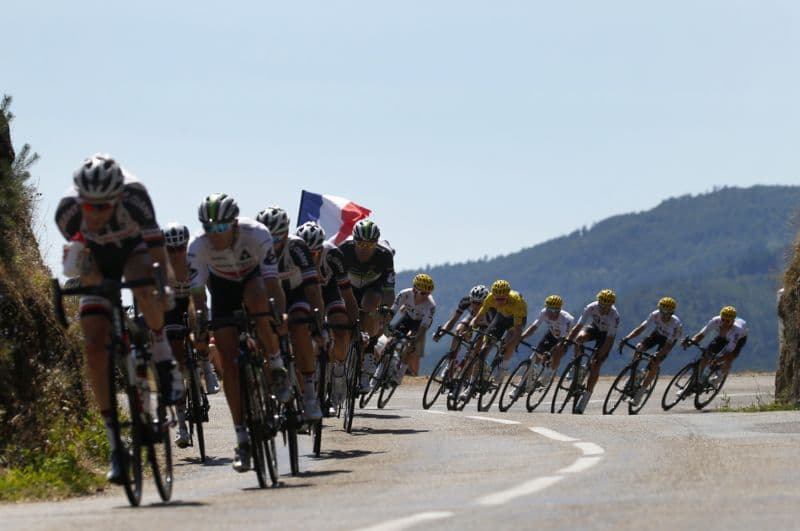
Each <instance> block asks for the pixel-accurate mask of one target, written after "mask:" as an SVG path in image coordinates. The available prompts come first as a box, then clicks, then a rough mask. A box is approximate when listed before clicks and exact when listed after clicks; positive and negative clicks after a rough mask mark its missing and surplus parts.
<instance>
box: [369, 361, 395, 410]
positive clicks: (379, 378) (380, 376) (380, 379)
mask: <svg viewBox="0 0 800 531" xmlns="http://www.w3.org/2000/svg"><path fill="white" fill-rule="evenodd" d="M391 361H392V353H391V352H387V351H384V352H383V354H381V357H380V359H379V360H378V370H377V371H376V374H375V375H373V376H372V377H371V378H370V383H371V385H370V390H369V392H368V393H367V394H366V395H362V397H361V407H362V408H364V407H366V406H367V404H369V401H370V400H371V399H372V396H373V395H374V394H375V393H376V392H377V391H378V388H379V387H383V383H384V380H385V379H386V375H387V373H388V372H389V366H390V364H391Z"/></svg>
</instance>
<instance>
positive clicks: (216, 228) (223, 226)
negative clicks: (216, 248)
mask: <svg viewBox="0 0 800 531" xmlns="http://www.w3.org/2000/svg"><path fill="white" fill-rule="evenodd" d="M230 229H231V224H230V223H206V224H204V225H203V230H205V231H206V233H220V232H228V231H229V230H230Z"/></svg>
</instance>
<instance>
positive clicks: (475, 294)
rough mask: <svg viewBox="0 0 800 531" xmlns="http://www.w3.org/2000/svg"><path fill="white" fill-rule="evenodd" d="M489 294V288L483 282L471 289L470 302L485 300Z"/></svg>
mask: <svg viewBox="0 0 800 531" xmlns="http://www.w3.org/2000/svg"><path fill="white" fill-rule="evenodd" d="M488 294H489V290H488V289H487V288H486V286H484V285H483V284H478V285H477V286H475V287H473V288H472V289H471V290H469V300H470V302H475V303H478V302H483V299H485V298H486V296H487V295H488Z"/></svg>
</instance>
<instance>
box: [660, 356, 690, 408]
mask: <svg viewBox="0 0 800 531" xmlns="http://www.w3.org/2000/svg"><path fill="white" fill-rule="evenodd" d="M695 365H696V362H694V361H693V362H691V363H689V364H687V365H686V366H684V367H683V368H682V369H681V370H680V371H678V374H676V375H675V376H674V377H673V378H672V380H670V382H669V384H668V385H667V388H666V389H664V396H662V397H661V407H662V408H663V409H664V411H669V410H670V409H672V408H673V407H675V404H677V403H678V402H680V401H681V400H683V399H684V398H686V397H688V396H689V395H690V394H691V393H692V383H693V382H694V367H695Z"/></svg>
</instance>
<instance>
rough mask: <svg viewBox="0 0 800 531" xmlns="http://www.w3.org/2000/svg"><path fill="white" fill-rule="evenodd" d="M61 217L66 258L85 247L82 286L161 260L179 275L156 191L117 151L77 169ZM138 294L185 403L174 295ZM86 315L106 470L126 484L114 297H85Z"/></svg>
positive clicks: (158, 356)
mask: <svg viewBox="0 0 800 531" xmlns="http://www.w3.org/2000/svg"><path fill="white" fill-rule="evenodd" d="M55 219H56V223H57V224H58V228H59V230H60V231H61V234H62V235H63V236H64V238H65V239H66V240H67V241H68V242H70V243H69V244H68V247H65V253H64V258H65V260H66V259H67V258H68V256H69V251H68V249H72V250H75V252H77V253H79V254H78V255H77V256H79V257H80V259H79V262H80V263H81V265H80V266H79V267H78V269H79V271H80V273H79V274H80V282H81V284H82V285H84V286H91V285H96V284H99V283H100V282H102V281H103V280H114V281H119V280H121V279H122V277H123V276H124V277H125V278H126V279H127V280H135V279H143V278H149V277H152V264H153V263H155V262H158V263H160V264H162V266H163V267H164V269H165V272H166V274H167V279H168V280H171V279H172V271H171V269H170V267H169V262H168V261H167V256H166V252H165V251H164V236H163V234H162V233H161V229H160V228H159V226H158V223H157V222H156V216H155V211H154V209H153V204H152V201H151V200H150V195H149V194H148V193H147V190H146V189H145V187H144V186H143V185H142V183H140V182H139V181H138V180H136V179H135V178H134V177H133V176H132V175H131V174H130V173H128V171H127V170H125V169H123V168H122V167H121V166H120V165H119V164H118V163H117V162H116V161H115V160H114V159H113V158H112V157H111V156H110V155H107V154H102V153H98V154H96V155H93V156H92V157H89V158H88V159H86V160H85V161H84V162H83V163H82V164H81V165H80V167H79V168H78V169H77V170H75V172H74V174H73V187H72V188H71V189H70V190H69V191H68V192H67V195H66V196H65V197H64V198H63V199H61V202H60V203H59V204H58V207H57V209H56V214H55ZM68 276H72V275H69V274H68ZM133 294H134V297H135V298H136V302H137V303H138V306H139V310H140V311H141V312H142V313H143V314H144V319H145V322H146V323H147V327H148V328H149V330H150V346H151V348H152V355H153V361H154V362H155V363H156V370H157V373H158V376H159V380H160V383H161V386H162V390H163V392H164V395H165V397H166V399H167V401H169V402H173V403H174V402H179V401H180V400H181V399H182V397H183V391H184V388H183V379H182V378H181V373H180V370H178V367H177V364H176V363H175V359H174V357H173V355H172V350H171V349H170V347H169V342H168V341H167V336H166V334H165V333H164V312H165V310H166V309H167V307H168V306H169V301H168V300H166V299H167V298H168V297H167V298H165V299H159V298H158V297H156V296H154V294H153V289H152V287H141V288H136V289H134V290H133ZM80 322H81V330H82V331H83V336H84V339H85V342H86V358H87V369H88V377H89V382H90V384H91V386H92V390H93V392H94V396H95V400H96V401H97V405H98V407H99V408H100V414H101V415H102V417H103V421H104V423H105V426H106V432H107V433H108V438H109V441H110V444H111V467H110V470H109V472H108V474H107V476H106V477H107V479H108V480H109V481H111V482H114V483H119V482H120V481H122V478H123V474H122V467H121V462H120V461H121V456H120V455H119V449H118V448H116V445H115V438H114V431H113V420H112V414H111V411H110V402H111V398H110V395H109V392H110V389H109V382H108V351H107V350H106V347H107V345H108V342H109V341H110V330H111V301H109V300H107V299H105V298H102V297H96V296H84V297H82V298H81V300H80Z"/></svg>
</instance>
